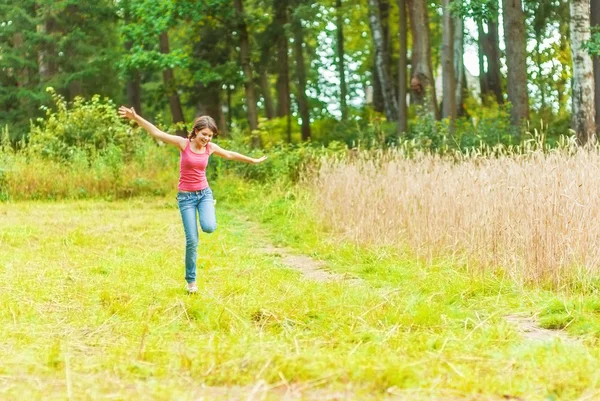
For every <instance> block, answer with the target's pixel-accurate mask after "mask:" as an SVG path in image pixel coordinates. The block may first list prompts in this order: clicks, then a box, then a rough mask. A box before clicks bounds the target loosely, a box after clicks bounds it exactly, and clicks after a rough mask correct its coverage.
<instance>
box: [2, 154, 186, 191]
mask: <svg viewBox="0 0 600 401" xmlns="http://www.w3.org/2000/svg"><path fill="white" fill-rule="evenodd" d="M136 152H137V153H136V154H135V155H133V157H130V158H124V157H123V155H122V151H121V150H120V149H119V148H117V147H110V148H108V149H106V150H105V151H103V152H101V153H99V154H97V155H95V156H92V157H90V156H89V155H86V154H84V153H83V152H82V153H81V155H73V157H72V158H71V160H69V161H56V160H52V159H48V158H45V157H42V156H40V155H38V154H35V153H34V152H33V148H27V149H25V150H22V151H11V150H9V149H7V148H5V149H3V150H2V149H0V200H31V199H49V200H52V199H82V198H105V199H106V198H112V199H115V198H128V197H131V196H145V195H164V194H167V193H169V191H173V190H174V188H175V187H176V184H177V174H178V173H177V168H178V164H177V156H176V155H175V154H173V152H171V150H170V149H167V148H165V147H159V146H156V145H155V144H146V145H144V146H141V147H139V148H138V149H137V150H136ZM175 153H176V152H175Z"/></svg>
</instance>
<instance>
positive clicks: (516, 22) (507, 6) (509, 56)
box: [502, 0, 529, 127]
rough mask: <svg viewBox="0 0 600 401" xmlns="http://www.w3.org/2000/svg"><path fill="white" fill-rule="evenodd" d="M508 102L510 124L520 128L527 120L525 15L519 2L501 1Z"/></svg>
mask: <svg viewBox="0 0 600 401" xmlns="http://www.w3.org/2000/svg"><path fill="white" fill-rule="evenodd" d="M502 5H503V10H504V35H505V42H506V43H507V44H509V45H508V46H506V65H507V67H508V76H507V81H508V88H507V89H508V101H509V102H511V103H512V109H511V113H510V114H511V116H510V119H511V124H512V125H513V126H516V127H520V126H521V124H522V123H523V120H527V119H528V118H529V96H528V94H527V50H526V43H525V41H526V37H525V14H524V13H523V6H522V4H521V0H503V2H502Z"/></svg>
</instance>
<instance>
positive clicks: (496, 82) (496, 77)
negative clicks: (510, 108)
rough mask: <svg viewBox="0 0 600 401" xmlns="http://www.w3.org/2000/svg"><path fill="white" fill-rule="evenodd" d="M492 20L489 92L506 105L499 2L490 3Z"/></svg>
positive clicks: (489, 46)
mask: <svg viewBox="0 0 600 401" xmlns="http://www.w3.org/2000/svg"><path fill="white" fill-rule="evenodd" d="M490 12H491V16H490V20H489V21H488V24H487V26H488V34H487V37H486V39H487V42H488V45H487V54H486V56H487V61H488V72H487V78H488V90H489V91H490V92H491V93H493V94H494V95H495V96H496V101H497V102H498V104H503V103H504V96H503V95H502V75H501V73H500V40H499V38H498V0H494V1H493V2H492V3H490Z"/></svg>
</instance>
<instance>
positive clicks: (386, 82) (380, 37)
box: [369, 0, 398, 121]
mask: <svg viewBox="0 0 600 401" xmlns="http://www.w3.org/2000/svg"><path fill="white" fill-rule="evenodd" d="M369 22H370V25H371V32H372V33H373V42H374V44H375V64H376V68H377V74H378V75H379V82H380V83H381V91H382V93H383V104H384V109H385V116H386V118H387V120H388V121H396V120H397V119H398V103H397V100H396V96H395V94H394V85H393V83H392V81H391V77H390V73H389V71H388V68H389V61H388V60H389V55H388V53H387V51H386V49H385V42H384V32H383V28H382V26H381V20H380V18H379V5H378V1H377V0H369Z"/></svg>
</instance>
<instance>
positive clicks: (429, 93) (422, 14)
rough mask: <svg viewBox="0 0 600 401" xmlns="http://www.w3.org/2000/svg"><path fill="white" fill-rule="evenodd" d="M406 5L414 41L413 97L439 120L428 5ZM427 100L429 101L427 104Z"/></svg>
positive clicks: (416, 1)
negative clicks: (432, 64)
mask: <svg viewBox="0 0 600 401" xmlns="http://www.w3.org/2000/svg"><path fill="white" fill-rule="evenodd" d="M406 4H407V6H408V9H409V13H410V26H411V32H412V39H413V51H412V60H411V61H412V73H411V79H410V88H411V92H412V96H413V99H414V100H415V103H417V104H420V105H423V106H425V108H426V109H427V110H428V111H429V112H430V113H432V114H433V115H434V116H435V118H436V119H439V117H440V113H439V110H438V106H437V99H436V95H435V88H434V86H433V85H434V80H433V68H432V66H431V42H430V39H429V17H428V15H427V3H426V2H425V0H406ZM425 100H427V103H426V104H425Z"/></svg>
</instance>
